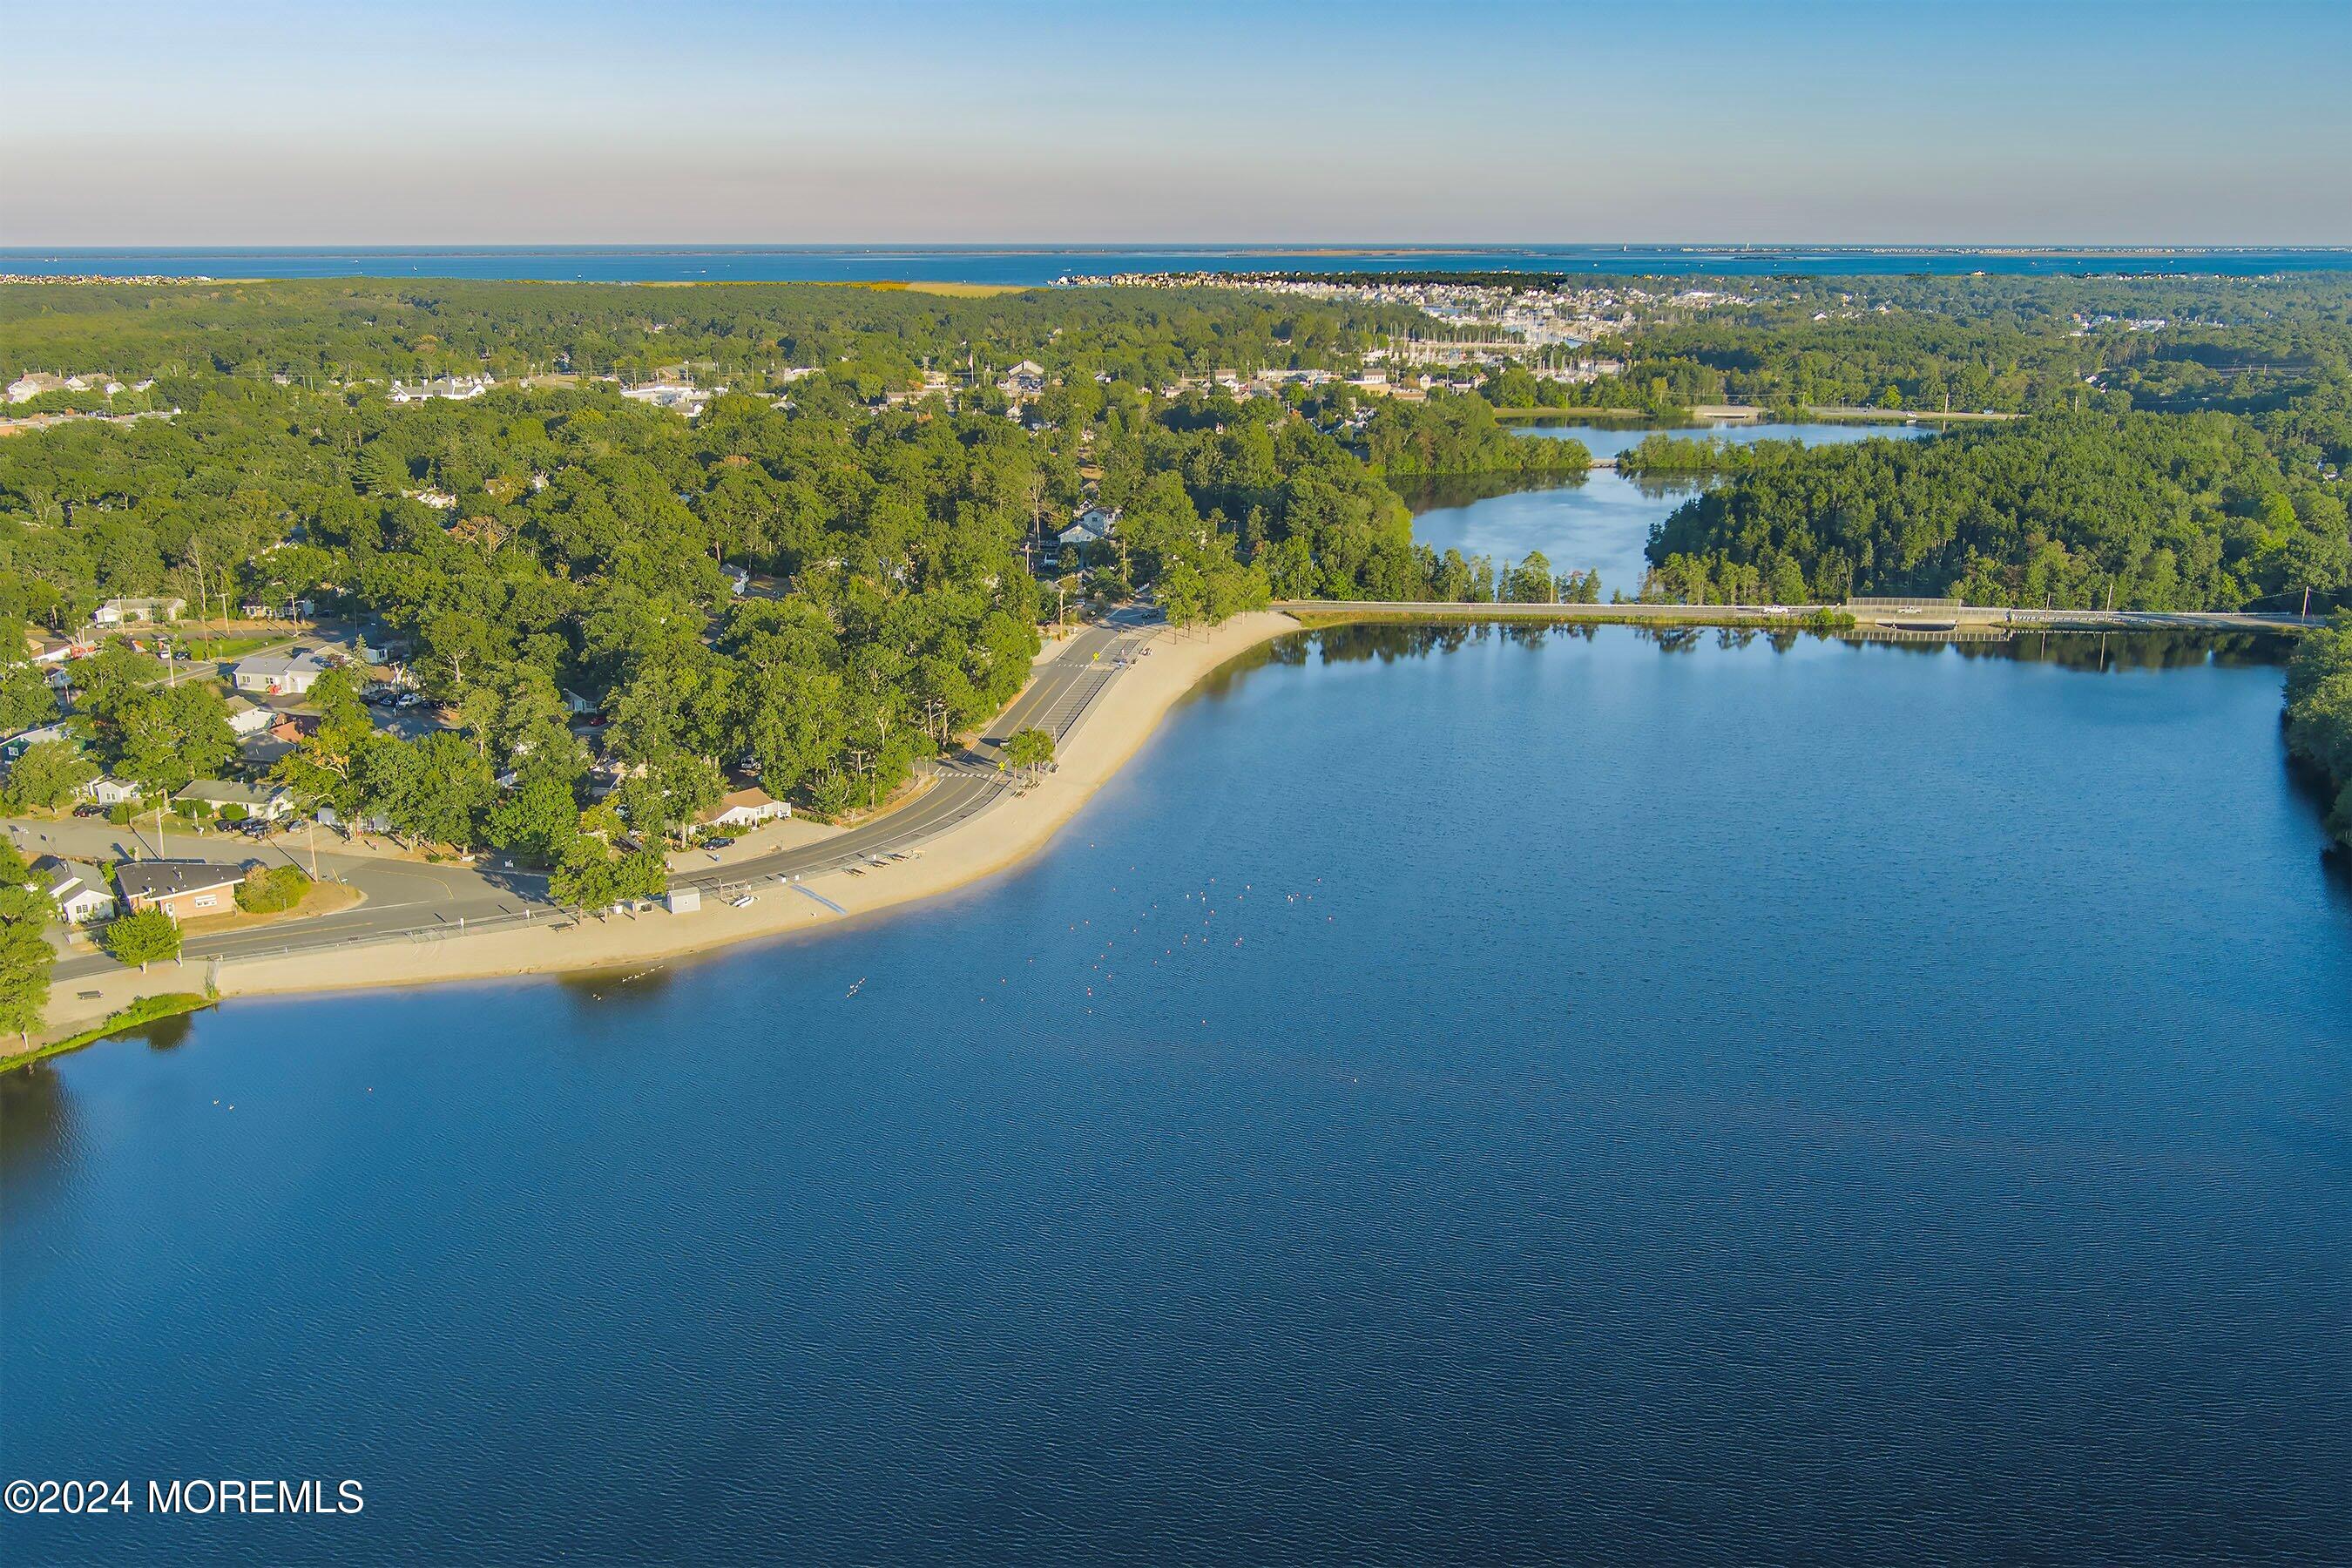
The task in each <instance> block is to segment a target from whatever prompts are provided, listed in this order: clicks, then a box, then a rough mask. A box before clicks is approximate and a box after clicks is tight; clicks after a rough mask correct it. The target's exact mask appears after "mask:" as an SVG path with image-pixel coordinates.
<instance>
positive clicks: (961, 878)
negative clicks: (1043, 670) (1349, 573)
mask: <svg viewBox="0 0 2352 1568" xmlns="http://www.w3.org/2000/svg"><path fill="white" fill-rule="evenodd" d="M1304 629H1306V628H1305V627H1304V626H1302V625H1301V623H1300V622H1299V621H1297V619H1295V618H1293V617H1292V616H1288V615H1285V614H1283V613H1281V612H1278V611H1272V610H1264V611H1257V612H1254V613H1252V614H1249V615H1244V616H1235V617H1234V619H1232V620H1230V621H1228V622H1226V623H1225V624H1224V625H1223V626H1219V627H1217V628H1216V629H1215V630H1213V631H1211V632H1207V633H1202V634H1189V633H1175V632H1171V633H1169V634H1167V635H1165V636H1163V637H1160V638H1159V639H1157V640H1156V641H1155V642H1154V644H1153V648H1154V653H1153V656H1152V657H1151V658H1149V659H1145V660H1139V661H1137V662H1136V663H1134V664H1133V665H1131V666H1130V667H1129V668H1128V669H1126V670H1124V671H1122V672H1121V673H1120V675H1119V677H1118V679H1117V680H1116V681H1115V682H1114V683H1113V685H1112V686H1111V687H1110V688H1109V689H1108V690H1107V691H1106V692H1105V693H1104V694H1103V698H1102V700H1100V701H1099V702H1097V704H1096V706H1095V707H1094V708H1093V709H1092V710H1089V711H1088V712H1087V714H1086V715H1085V717H1084V718H1083V719H1081V720H1080V721H1079V722H1078V725H1077V727H1076V729H1075V730H1074V731H1072V732H1071V733H1070V735H1069V737H1068V738H1067V740H1066V742H1064V745H1063V749H1062V754H1061V756H1060V758H1059V764H1060V765H1059V767H1058V769H1057V771H1055V773H1051V774H1049V775H1047V776H1046V777H1045V779H1044V780H1042V781H1041V782H1040V783H1038V784H1036V785H1035V786H1034V788H1032V789H1031V790H1030V791H1029V792H1028V793H1027V794H1026V795H1018V796H1015V795H1004V796H1003V797H1001V798H999V799H998V800H997V801H995V802H994V803H993V804H992V805H990V806H988V808H987V809H985V810H983V811H982V812H980V813H978V814H977V815H976V816H971V818H969V819H967V820H965V821H963V822H960V823H957V824H955V825H953V826H950V827H947V828H944V829H942V830H941V831H940V832H939V833H938V834H937V835H935V836H933V837H929V838H926V839H924V840H923V841H922V853H921V856H920V858H917V859H911V860H907V861H900V862H897V863H893V864H891V865H888V866H884V867H877V868H872V869H870V870H868V871H867V872H866V874H865V875H863V876H860V877H852V876H851V875H850V874H849V873H848V872H846V871H834V872H828V873H824V874H822V875H817V876H811V877H808V878H806V879H803V881H802V882H801V883H800V884H798V885H799V886H803V887H806V888H808V889H810V890H811V891H812V892H814V893H817V894H821V895H822V896H823V897H824V899H826V900H830V905H837V906H839V910H837V911H836V910H835V908H833V907H830V906H829V905H828V904H825V903H820V902H818V901H816V900H814V899H809V898H803V897H800V896H798V895H796V894H794V893H793V891H792V890H791V889H789V888H787V887H784V886H781V885H773V884H772V885H769V886H766V887H763V888H761V889H760V891H759V898H758V901H757V902H756V903H754V904H752V905H751V907H749V908H748V909H741V910H738V909H734V908H730V906H728V905H726V904H723V903H711V904H707V905H705V906H704V907H703V908H702V909H701V910H697V911H695V912H694V913H691V914H682V915H673V914H669V913H667V912H661V911H656V912H653V913H648V914H644V915H638V916H635V917H618V916H616V917H613V918H609V919H606V920H604V921H578V922H575V923H573V924H572V925H571V926H570V927H569V928H568V929H558V928H557V927H556V926H555V925H554V924H552V923H550V924H546V925H539V926H531V927H524V928H520V929H510V930H504V931H483V932H478V933H476V934H472V935H468V936H463V937H456V938H451V939H447V940H445V941H438V942H418V943H390V942H387V943H383V944H379V945H376V946H371V947H364V948H358V949H354V950H352V951H349V952H339V951H334V950H329V951H326V952H318V953H308V954H290V955H287V956H283V957H273V958H267V959H256V960H250V961H246V962H242V963H230V962H223V963H218V964H217V965H216V966H215V965H213V964H210V963H205V961H202V960H198V961H195V962H194V963H190V964H184V965H180V964H175V965H164V966H159V967H158V968H157V969H156V970H155V971H154V972H153V973H151V974H148V975H143V976H142V975H141V974H139V973H136V972H135V971H131V972H125V973H123V974H121V975H119V976H117V975H110V976H107V977H106V981H105V982H104V983H102V984H99V985H98V986H97V989H98V990H99V991H100V993H101V994H100V996H98V997H94V998H89V999H88V1000H87V1001H86V1002H85V1003H84V1004H83V1006H82V1009H81V1010H82V1011H84V1012H95V1013H98V1014H105V1013H110V1012H112V1011H114V1010H116V1009H118V1008H121V1007H122V1006H123V1005H126V1004H127V1003H128V1002H130V1001H131V1000H133V999H134V998H136V997H139V996H141V995H145V994H156V993H162V992H170V991H185V990H188V989H189V988H190V985H191V982H192V981H194V980H195V979H196V978H198V977H199V974H200V973H202V972H204V971H206V970H211V971H212V972H213V973H212V974H211V977H210V978H211V983H212V984H213V985H214V986H215V989H216V991H217V994H219V995H220V996H221V997H222V998H224V999H226V998H230V997H236V996H283V995H299V994H307V993H314V992H328V991H352V990H362V989H369V988H373V987H379V986H404V985H429V984H442V983H446V982H452V981H462V980H499V979H512V978H519V977H521V976H525V975H543V974H562V973H591V972H595V971H601V970H611V969H620V968H630V967H636V966H642V965H646V964H650V963H667V962H670V961H672V960H676V959H680V958H686V957H691V956H695V955H698V954H701V953H705V952H715V951H717V950H719V949H721V948H729V947H734V946H738V945H740V944H742V943H746V942H761V941H768V940H772V939H778V938H783V937H791V936H802V935H813V934H815V933H818V932H822V931H833V930H836V929H839V928H840V927H842V926H845V925H846V924H848V923H850V922H852V921H858V920H863V919H866V918H869V917H872V916H876V915H879V914H882V913H884V912H886V911H888V910H898V909H901V908H904V907H905V906H907V905H908V904H912V903H917V902H919V901H922V900H928V899H934V898H938V897H940V896H942V895H944V894H947V893H950V892H953V891H956V890H957V889H961V888H965V887H968V886H970V885H971V884H972V883H974V882H977V881H980V880H982V879H985V878H987V877H991V876H993V875H995V874H996V873H997V872H999V871H1003V870H1005V869H1007V868H1010V867H1012V866H1014V865H1016V864H1018V863H1019V862H1021V861H1023V860H1025V859H1027V858H1029V857H1030V856H1032V855H1034V854H1035V853H1036V852H1037V851H1038V850H1040V849H1043V848H1044V847H1045V846H1046V845H1047V844H1049V843H1050V842H1052V840H1053V838H1054V837H1055V834H1056V833H1058V832H1059V831H1060V830H1061V828H1062V826H1063V825H1064V824H1065V823H1066V822H1068V821H1069V820H1070V818H1071V817H1073V816H1076V815H1077V813H1078V810H1079V808H1080V807H1082V806H1084V805H1086V803H1087V801H1088V800H1090V799H1092V798H1093V797H1094V795H1095V792H1096V791H1097V790H1099V789H1100V788H1101V787H1102V786H1103V785H1104V784H1108V783H1109V782H1110V780H1111V779H1112V778H1113V777H1115V776H1116V775H1117V774H1118V772H1119V770H1120V769H1121V768H1123V767H1124V766H1125V765H1126V764H1127V763H1128V761H1129V759H1130V758H1132V757H1133V756H1134V755H1135V753H1136V752H1138V751H1139V750H1141V749H1142V746H1143V743H1144V742H1146V741H1148V740H1150V737H1151V736H1152V734H1153V733H1154V732H1155V731H1158V729H1159V728H1160V721H1161V720H1163V719H1164V718H1166V717H1167V714H1168V711H1169V710H1171V709H1172V708H1173V707H1175V706H1176V704H1177V703H1179V702H1181V701H1182V700H1184V699H1185V698H1186V697H1187V696H1189V695H1191V694H1192V692H1193V691H1194V690H1195V689H1198V688H1199V687H1200V686H1201V685H1202V682H1204V681H1205V680H1206V679H1208V678H1209V677H1210V676H1211V675H1213V674H1214V673H1215V672H1216V671H1217V670H1218V669H1219V668H1222V667H1223V666H1224V665H1226V664H1228V663H1230V662H1231V661H1232V660H1234V658H1237V657H1238V656H1240V655H1242V654H1244V653H1247V652H1248V651H1249V650H1251V649H1252V648H1255V647H1260V646H1262V645H1264V644H1265V643H1268V642H1271V641H1273V640H1274V639H1275V638H1276V637H1284V636H1286V635H1288V634H1290V633H1292V632H1297V631H1301V630H1304ZM918 798H920V797H918ZM142 982H143V984H142ZM88 988H89V987H87V986H85V987H84V989H88ZM83 1022H85V1020H83V1019H79V1018H77V1017H73V1016H64V1015H59V1016H56V1017H54V1018H53V1019H52V1020H51V1028H50V1032H51V1033H54V1034H69V1033H71V1032H72V1031H73V1029H74V1026H76V1025H78V1024H80V1023H83Z"/></svg>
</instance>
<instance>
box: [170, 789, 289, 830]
mask: <svg viewBox="0 0 2352 1568" xmlns="http://www.w3.org/2000/svg"><path fill="white" fill-rule="evenodd" d="M172 799H173V801H174V802H175V803H179V802H184V803H188V804H192V805H209V806H211V807H212V808H213V810H214V812H215V814H220V813H223V812H225V811H226V808H227V807H229V806H240V807H242V808H243V809H244V811H245V815H246V816H247V817H248V818H252V817H257V818H259V819H260V820H261V821H263V822H275V821H277V820H278V818H279V817H281V816H285V815H286V814H287V813H288V812H289V811H292V810H293V809H294V796H293V794H292V793H291V792H290V791H289V790H287V789H286V788H284V787H283V786H282V785H278V784H241V783H239V782H238V781H236V780H235V779H198V780H197V781H196V782H195V783H194V784H190V785H188V787H187V788H185V789H184V790H182V791H180V793H179V794H177V795H173V797H172Z"/></svg>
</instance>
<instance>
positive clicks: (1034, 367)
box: [996, 359, 1045, 397]
mask: <svg viewBox="0 0 2352 1568" xmlns="http://www.w3.org/2000/svg"><path fill="white" fill-rule="evenodd" d="M996 389H997V390H998V391H999V392H1002V393H1003V394H1004V395H1005V396H1007V397H1034V396H1036V395H1037V394H1039V393H1041V392H1043V391H1045V366H1044V365H1042V364H1039V363H1037V362H1036V361H1035V360H1027V359H1024V360H1023V361H1022V362H1021V363H1019V364H1016V365H1014V366H1013V368H1012V369H1011V370H1008V371H1006V372H1005V373H1004V379H1003V380H1002V381H1000V382H998V383H997V384H996Z"/></svg>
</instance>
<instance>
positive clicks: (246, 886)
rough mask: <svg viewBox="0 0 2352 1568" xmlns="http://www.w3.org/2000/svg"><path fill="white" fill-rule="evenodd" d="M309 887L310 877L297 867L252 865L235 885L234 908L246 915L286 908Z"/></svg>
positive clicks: (291, 905)
mask: <svg viewBox="0 0 2352 1568" xmlns="http://www.w3.org/2000/svg"><path fill="white" fill-rule="evenodd" d="M309 891H310V878H309V877H307V876H305V875H304V874H303V872H302V868H300V867H299V866H256V867H255V868H253V869H252V870H250V871H248V872H247V873H246V876H245V880H244V881H242V882H240V883H238V884H237V888H236V907H237V908H238V909H241V910H244V911H245V912H246V913H247V914H249V915H269V914H276V913H277V912H278V910H290V909H292V908H293V907H294V906H295V905H297V904H299V903H300V902H301V901H302V898H303V895H304V894H306V893H308V892H309Z"/></svg>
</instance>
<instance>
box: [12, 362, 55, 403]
mask: <svg viewBox="0 0 2352 1568" xmlns="http://www.w3.org/2000/svg"><path fill="white" fill-rule="evenodd" d="M65 390H66V378H65V377H64V376H61V375H51V374H49V373H48V372H47V371H45V370H28V371H26V373H25V374H22V375H20V376H18V377H17V378H16V380H14V381H12V382H10V383H9V384H8V401H9V402H11V403H30V402H31V401H33V399H35V398H36V397H38V396H40V395H41V394H43V393H45V392H63V391H65Z"/></svg>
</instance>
